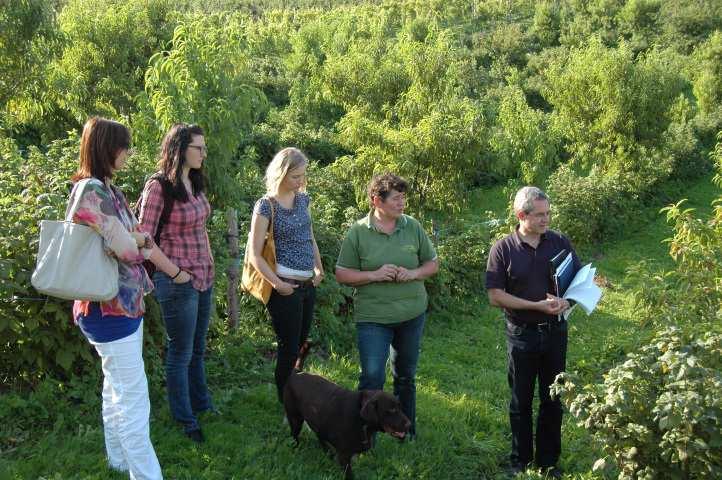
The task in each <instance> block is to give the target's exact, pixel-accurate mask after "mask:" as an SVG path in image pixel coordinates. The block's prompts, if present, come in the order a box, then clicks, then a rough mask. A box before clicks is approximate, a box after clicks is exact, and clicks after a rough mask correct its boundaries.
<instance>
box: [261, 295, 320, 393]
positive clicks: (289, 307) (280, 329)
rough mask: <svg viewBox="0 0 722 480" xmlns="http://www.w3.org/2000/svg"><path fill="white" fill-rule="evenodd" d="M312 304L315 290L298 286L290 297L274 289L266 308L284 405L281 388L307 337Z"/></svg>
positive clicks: (278, 385) (279, 389)
mask: <svg viewBox="0 0 722 480" xmlns="http://www.w3.org/2000/svg"><path fill="white" fill-rule="evenodd" d="M315 302H316V288H315V287H313V286H310V287H297V288H296V289H295V290H294V291H293V293H292V294H291V295H281V294H279V293H278V292H277V291H275V290H273V291H272V292H271V298H270V299H269V300H268V305H266V307H267V308H268V313H269V314H270V315H271V322H272V323H273V330H274V331H275V332H276V340H277V342H278V355H277V358H276V372H275V377H276V389H277V390H278V400H279V401H280V402H283V387H285V386H286V380H288V376H289V375H290V374H291V371H292V370H293V366H294V365H295V364H296V359H297V358H298V350H299V348H300V347H301V345H302V344H303V342H305V341H306V339H307V338H308V331H309V330H310V329H311V322H312V321H313V306H314V303H315Z"/></svg>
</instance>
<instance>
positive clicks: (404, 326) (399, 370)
mask: <svg viewBox="0 0 722 480" xmlns="http://www.w3.org/2000/svg"><path fill="white" fill-rule="evenodd" d="M425 321H426V313H422V314H421V315H419V316H418V317H416V318H412V319H411V320H408V321H406V322H401V323H392V324H383V323H370V322H359V323H357V324H356V336H357V338H356V340H357V343H358V351H359V357H360V359H361V376H360V377H359V385H358V389H359V390H383V388H384V382H385V381H386V361H387V360H388V358H389V352H390V353H391V376H392V377H393V379H394V395H396V397H397V398H398V399H399V402H400V403H401V410H402V411H403V412H404V414H405V415H406V416H407V417H409V420H410V421H411V428H410V429H409V433H410V434H411V435H416V365H417V364H418V362H419V348H420V346H421V335H422V334H423V331H424V322H425Z"/></svg>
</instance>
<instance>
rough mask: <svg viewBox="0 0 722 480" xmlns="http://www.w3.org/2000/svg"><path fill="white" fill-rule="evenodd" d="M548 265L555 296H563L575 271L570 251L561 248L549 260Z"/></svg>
mask: <svg viewBox="0 0 722 480" xmlns="http://www.w3.org/2000/svg"><path fill="white" fill-rule="evenodd" d="M549 267H550V274H551V277H552V281H553V283H554V288H555V290H556V296H557V297H563V296H564V294H565V293H566V291H567V288H569V284H571V283H572V280H573V279H574V275H575V274H576V273H577V272H575V271H574V259H573V258H572V254H571V252H569V251H567V250H566V249H562V251H561V252H559V253H558V254H557V255H556V256H554V258H552V259H551V260H550V261H549Z"/></svg>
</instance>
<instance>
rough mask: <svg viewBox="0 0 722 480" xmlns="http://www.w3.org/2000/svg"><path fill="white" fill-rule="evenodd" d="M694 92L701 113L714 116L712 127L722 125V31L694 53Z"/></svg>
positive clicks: (717, 127) (717, 32)
mask: <svg viewBox="0 0 722 480" xmlns="http://www.w3.org/2000/svg"><path fill="white" fill-rule="evenodd" d="M693 59H694V63H695V67H694V69H693V72H692V77H693V92H694V96H695V98H696V99H697V106H698V108H699V111H700V114H701V115H704V116H708V117H712V118H711V120H712V122H714V123H713V125H712V128H716V129H719V128H721V127H722V31H716V32H715V33H714V34H713V35H712V36H711V37H710V38H709V39H708V40H707V41H706V42H704V43H702V44H700V45H699V46H698V47H697V48H696V49H695V51H694V55H693Z"/></svg>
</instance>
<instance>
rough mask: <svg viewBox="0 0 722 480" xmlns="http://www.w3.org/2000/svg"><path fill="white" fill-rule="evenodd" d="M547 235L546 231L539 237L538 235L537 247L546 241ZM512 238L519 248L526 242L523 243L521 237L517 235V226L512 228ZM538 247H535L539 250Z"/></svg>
mask: <svg viewBox="0 0 722 480" xmlns="http://www.w3.org/2000/svg"><path fill="white" fill-rule="evenodd" d="M547 233H549V231H548V230H547V231H546V232H544V233H542V234H541V235H539V245H541V243H542V242H543V241H544V240H546V239H547ZM513 238H514V241H515V242H516V244H517V246H519V247H521V246H522V244H524V243H526V242H524V240H522V238H521V235H520V234H519V224H517V225H516V227H515V228H514V234H513ZM527 245H529V244H528V243H527ZM539 245H537V248H539ZM529 246H530V247H531V245H529Z"/></svg>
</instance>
